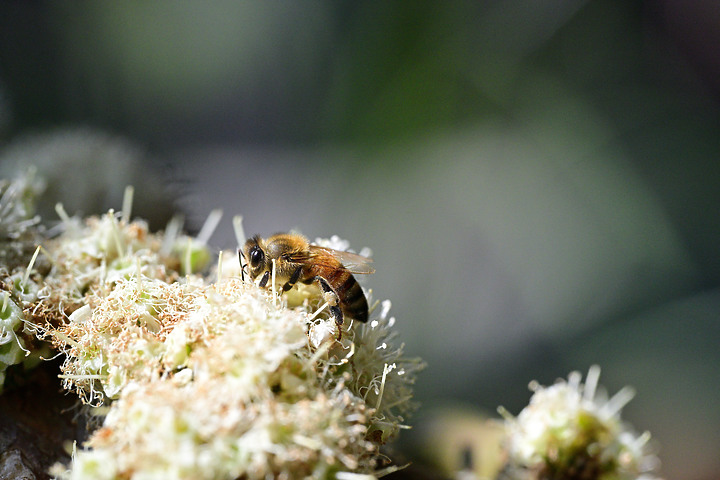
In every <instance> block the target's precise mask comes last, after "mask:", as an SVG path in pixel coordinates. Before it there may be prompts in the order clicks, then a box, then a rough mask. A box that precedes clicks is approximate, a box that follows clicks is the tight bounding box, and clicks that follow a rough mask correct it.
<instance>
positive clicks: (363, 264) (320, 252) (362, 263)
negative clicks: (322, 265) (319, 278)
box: [310, 245, 375, 273]
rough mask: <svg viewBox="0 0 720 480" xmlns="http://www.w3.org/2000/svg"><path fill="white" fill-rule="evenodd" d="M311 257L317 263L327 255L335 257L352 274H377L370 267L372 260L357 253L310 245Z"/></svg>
mask: <svg viewBox="0 0 720 480" xmlns="http://www.w3.org/2000/svg"><path fill="white" fill-rule="evenodd" d="M310 255H311V256H312V257H313V259H314V260H315V261H321V260H320V259H321V257H323V256H325V255H330V256H332V257H335V259H336V260H338V261H339V262H340V263H342V266H343V267H344V268H345V269H346V270H348V271H349V272H350V273H375V269H374V268H373V267H371V266H370V263H372V259H371V258H367V257H363V256H362V255H358V254H357V253H351V252H341V251H340V250H334V249H332V248H327V247H321V246H319V245H310Z"/></svg>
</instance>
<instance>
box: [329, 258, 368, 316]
mask: <svg viewBox="0 0 720 480" xmlns="http://www.w3.org/2000/svg"><path fill="white" fill-rule="evenodd" d="M339 273H341V274H342V278H339V279H338V280H340V282H339V286H338V287H336V293H337V295H338V297H339V298H340V306H341V307H342V309H343V312H344V313H345V314H346V315H348V316H349V317H352V318H354V319H355V320H358V321H360V322H367V320H368V303H367V299H366V298H365V294H364V293H363V290H362V287H360V284H359V283H358V282H357V280H355V277H353V275H352V273H350V272H348V271H347V270H345V271H342V270H341V271H340V272H339Z"/></svg>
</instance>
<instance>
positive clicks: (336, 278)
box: [239, 233, 375, 335]
mask: <svg viewBox="0 0 720 480" xmlns="http://www.w3.org/2000/svg"><path fill="white" fill-rule="evenodd" d="M239 253H240V256H241V257H244V258H245V260H246V261H247V265H246V266H247V267H248V274H249V275H250V278H251V279H252V280H255V279H256V278H258V277H260V282H259V285H260V287H262V288H264V287H265V286H266V285H267V283H268V281H269V280H270V276H271V272H272V269H273V260H274V261H275V279H276V282H279V283H282V282H284V285H283V287H282V291H283V292H287V291H288V290H290V289H291V288H292V287H293V286H294V285H295V284H296V283H297V282H301V283H304V284H306V285H309V284H311V283H313V282H314V283H317V285H318V286H319V287H320V290H321V291H322V292H323V296H324V298H325V300H326V301H327V302H328V303H329V304H330V313H331V314H332V316H333V317H334V318H335V323H337V326H338V331H339V332H340V335H342V325H343V322H344V317H345V316H348V317H351V318H353V319H355V320H358V321H360V322H367V320H368V303H367V299H366V298H365V294H364V293H363V290H362V288H361V287H360V284H358V282H357V280H355V277H354V276H353V274H354V273H362V274H365V273H373V272H374V271H375V269H373V268H372V267H371V266H369V265H368V263H369V262H372V260H370V259H369V258H367V257H363V256H362V255H356V254H354V253H350V252H341V251H339V250H333V249H332V248H325V247H320V246H317V245H310V243H308V241H307V239H306V238H305V237H303V236H302V235H298V234H292V233H278V234H275V235H273V236H271V237H269V238H267V239H262V238H260V236H258V235H256V236H254V237H253V238H251V239H250V240H248V241H247V242H245V246H244V247H243V249H242V251H240V252H239ZM241 263H242V259H241ZM244 268H245V267H243V271H244Z"/></svg>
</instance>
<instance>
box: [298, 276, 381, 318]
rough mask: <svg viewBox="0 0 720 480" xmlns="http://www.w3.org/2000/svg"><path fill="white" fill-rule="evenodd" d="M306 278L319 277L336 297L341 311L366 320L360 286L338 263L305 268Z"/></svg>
mask: <svg viewBox="0 0 720 480" xmlns="http://www.w3.org/2000/svg"><path fill="white" fill-rule="evenodd" d="M306 273H307V277H308V278H307V280H306V281H312V280H313V279H314V278H315V277H321V278H322V279H324V280H325V281H326V282H327V284H328V285H329V286H330V287H331V288H332V290H333V292H335V295H336V296H337V298H338V302H339V304H340V308H341V309H342V312H343V313H344V314H345V315H347V316H349V317H352V318H353V319H355V320H358V321H360V322H367V320H368V303H367V299H366V298H365V294H364V293H363V290H362V287H360V284H359V283H358V282H357V280H355V277H354V276H353V274H352V273H350V272H349V271H348V270H346V269H345V268H343V267H342V266H341V265H338V268H330V267H327V266H319V265H313V266H311V268H309V269H307V271H306Z"/></svg>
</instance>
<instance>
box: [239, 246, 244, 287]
mask: <svg viewBox="0 0 720 480" xmlns="http://www.w3.org/2000/svg"><path fill="white" fill-rule="evenodd" d="M243 258H245V255H243V252H242V250H241V249H239V248H238V260H240V278H242V281H243V282H244V281H245V264H244V263H243Z"/></svg>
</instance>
